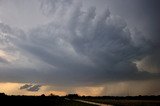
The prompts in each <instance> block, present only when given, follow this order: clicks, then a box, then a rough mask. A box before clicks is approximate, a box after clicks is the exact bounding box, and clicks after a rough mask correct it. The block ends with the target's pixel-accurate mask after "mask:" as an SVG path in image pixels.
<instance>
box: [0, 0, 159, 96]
mask: <svg viewBox="0 0 160 106" xmlns="http://www.w3.org/2000/svg"><path fill="white" fill-rule="evenodd" d="M159 4H160V1H159V0H0V92H4V93H6V94H9V95H41V94H42V93H43V94H46V95H48V94H50V93H53V94H56V95H66V94H69V93H78V94H79V95H91V96H97V95H109V96H115V95H117V96H125V95H160V85H159V81H160V49H159V47H160V36H159V33H160V25H159V23H160V22H159V19H160V13H159V10H160V6H159Z"/></svg>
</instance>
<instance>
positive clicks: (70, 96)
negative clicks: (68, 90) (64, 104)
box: [66, 94, 79, 99]
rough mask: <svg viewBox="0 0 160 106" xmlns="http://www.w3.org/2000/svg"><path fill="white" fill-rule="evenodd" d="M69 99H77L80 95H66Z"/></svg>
mask: <svg viewBox="0 0 160 106" xmlns="http://www.w3.org/2000/svg"><path fill="white" fill-rule="evenodd" d="M66 97H67V98H70V99H77V98H78V97H79V95H78V94H68V95H66Z"/></svg>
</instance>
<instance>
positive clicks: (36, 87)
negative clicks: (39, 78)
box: [20, 84, 41, 92]
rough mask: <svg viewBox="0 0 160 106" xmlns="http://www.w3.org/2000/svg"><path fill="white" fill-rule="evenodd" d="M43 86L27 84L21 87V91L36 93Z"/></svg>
mask: <svg viewBox="0 0 160 106" xmlns="http://www.w3.org/2000/svg"><path fill="white" fill-rule="evenodd" d="M40 87H41V85H36V84H25V85H23V86H21V87H20V90H23V89H24V90H27V91H31V92H36V91H39V90H40Z"/></svg>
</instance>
